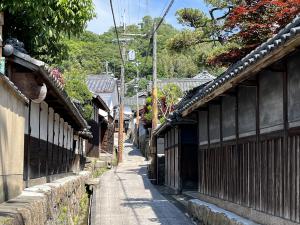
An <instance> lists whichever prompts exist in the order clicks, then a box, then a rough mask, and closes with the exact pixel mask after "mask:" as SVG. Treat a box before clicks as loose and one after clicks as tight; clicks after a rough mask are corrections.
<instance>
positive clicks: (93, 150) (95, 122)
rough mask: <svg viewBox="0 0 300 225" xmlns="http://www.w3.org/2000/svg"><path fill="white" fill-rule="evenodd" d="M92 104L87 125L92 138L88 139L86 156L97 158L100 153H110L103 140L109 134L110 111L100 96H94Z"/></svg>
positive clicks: (110, 150)
mask: <svg viewBox="0 0 300 225" xmlns="http://www.w3.org/2000/svg"><path fill="white" fill-rule="evenodd" d="M92 104H93V112H92V116H91V119H90V120H89V121H88V124H89V125H90V127H91V132H92V135H93V138H92V139H90V140H89V142H88V144H87V156H89V157H96V158H99V157H100V153H101V151H109V152H112V149H107V148H110V147H108V146H107V145H105V140H104V139H105V138H106V135H108V132H109V126H108V124H109V121H108V120H109V117H110V110H109V108H108V106H107V105H106V103H105V102H104V101H103V100H102V99H101V97H100V96H94V97H93V100H92ZM100 109H101V110H102V111H103V112H106V115H105V114H103V113H100V112H99V110H100ZM106 133H107V134H106Z"/></svg>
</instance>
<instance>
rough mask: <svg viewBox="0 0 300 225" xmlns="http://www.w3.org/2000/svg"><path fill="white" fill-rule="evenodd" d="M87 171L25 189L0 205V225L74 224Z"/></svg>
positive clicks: (84, 194) (83, 190)
mask: <svg viewBox="0 0 300 225" xmlns="http://www.w3.org/2000/svg"><path fill="white" fill-rule="evenodd" d="M90 174H91V173H90V172H86V171H84V172H80V173H79V174H78V175H74V176H69V177H65V178H63V179H59V180H56V181H54V182H52V183H47V184H43V185H38V186H34V187H30V188H26V189H25V190H24V191H23V192H22V194H21V195H19V196H18V197H16V198H14V199H11V200H9V201H7V202H5V203H2V204H0V224H1V225H2V224H5V225H58V224H75V223H74V222H75V221H76V220H78V215H80V214H81V213H82V212H81V209H80V201H81V200H82V199H83V198H86V189H85V183H86V181H87V180H88V179H89V177H90Z"/></svg>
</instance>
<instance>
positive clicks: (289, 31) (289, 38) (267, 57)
mask: <svg viewBox="0 0 300 225" xmlns="http://www.w3.org/2000/svg"><path fill="white" fill-rule="evenodd" d="M299 46H300V17H297V18H296V19H295V20H294V21H293V22H292V23H290V24H289V25H287V26H286V27H285V28H284V29H283V30H281V31H280V32H279V33H278V34H277V35H275V36H274V37H273V38H272V39H270V40H269V41H267V42H266V43H264V44H262V45H261V46H259V47H258V48H257V49H255V50H254V51H252V52H251V53H250V54H248V55H247V56H246V57H244V58H243V59H242V60H240V61H239V62H237V63H236V64H234V65H233V66H232V67H231V68H229V69H228V70H227V71H226V72H225V73H224V74H223V75H221V76H220V77H218V78H217V79H215V80H214V82H212V83H211V84H209V85H207V86H206V87H205V88H204V89H203V90H202V93H201V95H198V96H196V97H195V98H193V99H191V102H190V103H189V104H188V105H186V106H185V107H184V108H183V109H182V110H180V111H179V113H180V114H181V115H182V116H183V117H185V116H187V115H188V114H190V113H191V112H193V111H194V110H196V109H197V108H199V107H200V106H203V105H204V104H206V103H207V102H209V101H211V100H213V99H214V98H216V97H218V96H220V95H221V94H223V93H224V92H226V91H228V90H230V89H231V88H233V87H235V86H237V85H238V84H239V83H240V82H242V81H244V80H246V79H248V78H250V77H251V76H254V75H256V74H257V73H258V72H259V71H261V70H262V69H264V68H266V67H268V66H270V65H271V64H273V63H275V62H276V61H279V60H281V59H282V58H284V57H285V56H287V55H288V54H290V53H292V52H293V51H295V50H296V49H297V48H299Z"/></svg>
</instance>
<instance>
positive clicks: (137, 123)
mask: <svg viewBox="0 0 300 225" xmlns="http://www.w3.org/2000/svg"><path fill="white" fill-rule="evenodd" d="M135 88H136V122H135V123H136V144H137V146H139V126H140V110H139V109H140V108H139V63H138V62H137V63H136V85H135Z"/></svg>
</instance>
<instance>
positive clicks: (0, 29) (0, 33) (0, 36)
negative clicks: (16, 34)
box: [0, 12, 4, 58]
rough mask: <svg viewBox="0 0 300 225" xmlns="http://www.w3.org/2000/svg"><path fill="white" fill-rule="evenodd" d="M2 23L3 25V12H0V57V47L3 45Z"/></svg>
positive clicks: (0, 50) (0, 54)
mask: <svg viewBox="0 0 300 225" xmlns="http://www.w3.org/2000/svg"><path fill="white" fill-rule="evenodd" d="M3 25H4V12H0V58H1V57H2V47H3Z"/></svg>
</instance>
